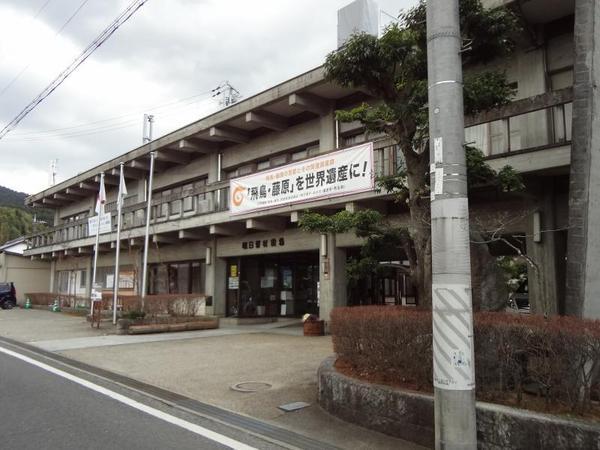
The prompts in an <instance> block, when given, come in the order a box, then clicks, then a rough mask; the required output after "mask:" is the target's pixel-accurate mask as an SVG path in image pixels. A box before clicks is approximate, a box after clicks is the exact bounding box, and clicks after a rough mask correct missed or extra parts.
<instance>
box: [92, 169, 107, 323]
mask: <svg viewBox="0 0 600 450" xmlns="http://www.w3.org/2000/svg"><path fill="white" fill-rule="evenodd" d="M103 186H104V172H100V191H102V187H103ZM96 209H97V211H96V213H97V214H98V219H97V220H98V221H97V224H98V226H97V228H96V243H95V245H94V269H93V272H92V292H93V291H94V290H95V289H96V267H97V266H98V244H99V242H100V216H101V215H102V212H103V209H104V208H102V202H101V199H100V193H99V194H98V199H97V201H96ZM91 300H92V301H91V302H90V314H91V315H93V314H94V299H93V298H92V299H91Z"/></svg>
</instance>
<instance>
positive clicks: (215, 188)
mask: <svg viewBox="0 0 600 450" xmlns="http://www.w3.org/2000/svg"><path fill="white" fill-rule="evenodd" d="M151 207H152V211H151V219H150V220H151V222H150V223H151V224H158V223H162V222H166V221H171V220H179V219H182V218H188V217H194V216H200V215H204V214H211V213H215V212H221V211H227V210H228V209H229V185H228V182H225V183H224V182H220V183H214V184H213V185H211V186H202V187H197V188H194V189H189V190H186V191H182V192H180V193H177V194H174V195H172V196H168V197H159V198H153V199H152V206H151ZM110 209H112V211H106V212H110V214H111V224H112V227H113V229H116V227H117V211H116V210H115V209H113V208H110ZM122 214H123V216H122V227H121V229H122V230H128V229H132V228H137V227H142V226H144V225H146V202H140V203H136V204H133V205H130V206H125V207H123V211H122ZM87 237H90V234H89V230H88V218H85V219H80V220H76V221H72V222H69V223H66V224H63V225H59V226H56V227H54V228H52V229H51V230H48V231H46V232H43V233H39V234H36V235H35V236H31V237H30V238H29V240H28V242H29V249H34V248H39V247H46V246H48V245H54V244H64V243H67V242H70V241H74V240H77V239H83V238H87Z"/></svg>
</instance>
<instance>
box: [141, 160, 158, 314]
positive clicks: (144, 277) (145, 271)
mask: <svg viewBox="0 0 600 450" xmlns="http://www.w3.org/2000/svg"><path fill="white" fill-rule="evenodd" d="M155 156H156V152H150V174H149V176H148V192H147V194H146V197H147V204H146V233H145V235H144V263H143V267H142V292H141V299H142V305H141V307H142V312H143V311H144V300H145V297H146V281H147V277H148V236H149V234H150V212H151V209H152V179H153V178H154V157H155Z"/></svg>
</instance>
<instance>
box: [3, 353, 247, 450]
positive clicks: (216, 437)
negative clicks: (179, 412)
mask: <svg viewBox="0 0 600 450" xmlns="http://www.w3.org/2000/svg"><path fill="white" fill-rule="evenodd" d="M0 352H1V353H4V354H6V355H9V356H12V357H13V358H17V359H20V360H21V361H25V362H27V363H29V364H31V365H34V366H36V367H39V368H40V369H43V370H46V371H47V372H50V373H53V374H54V375H58V376H59V377H63V378H66V379H67V380H69V381H72V382H74V383H77V384H79V385H81V386H83V387H86V388H88V389H91V390H92V391H95V392H98V393H100V394H102V395H106V396H107V397H110V398H112V399H113V400H116V401H118V402H120V403H123V404H125V405H127V406H130V407H132V408H135V409H137V410H139V411H142V412H144V413H146V414H149V415H151V416H153V417H156V418H158V419H161V420H163V421H165V422H168V423H171V424H173V425H176V426H178V427H181V428H184V429H186V430H188V431H191V432H192V433H195V434H198V435H200V436H203V437H205V438H207V439H210V440H211V441H214V442H217V443H219V444H222V445H225V446H227V447H229V448H232V449H234V450H256V449H255V448H254V447H250V446H249V445H246V444H243V443H241V442H238V441H236V440H234V439H231V438H228V437H227V436H224V435H222V434H219V433H216V432H214V431H211V430H209V429H207V428H204V427H201V426H200V425H196V424H194V423H191V422H188V421H186V420H183V419H179V418H178V417H175V416H172V415H170V414H167V413H164V412H162V411H160V410H158V409H156V408H152V407H150V406H147V405H144V404H143V403H140V402H137V401H135V400H132V399H130V398H128V397H126V396H124V395H121V394H118V393H116V392H113V391H111V390H110V389H106V388H104V387H102V386H99V385H97V384H94V383H92V382H90V381H87V380H84V379H83V378H79V377H76V376H75V375H71V374H70V373H67V372H64V371H62V370H60V369H56V368H54V367H52V366H49V365H48V364H44V363H42V362H39V361H36V360H35V359H32V358H29V357H27V356H25V355H21V354H20V353H17V352H13V351H12V350H8V349H6V348H3V347H1V346H0Z"/></svg>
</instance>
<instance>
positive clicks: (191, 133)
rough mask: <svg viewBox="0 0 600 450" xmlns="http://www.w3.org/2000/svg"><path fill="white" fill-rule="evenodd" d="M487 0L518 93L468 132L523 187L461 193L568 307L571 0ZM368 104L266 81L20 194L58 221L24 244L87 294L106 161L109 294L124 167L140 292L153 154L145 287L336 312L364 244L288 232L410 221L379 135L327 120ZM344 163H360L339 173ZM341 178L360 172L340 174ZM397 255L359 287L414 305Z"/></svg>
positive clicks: (129, 280)
mask: <svg viewBox="0 0 600 450" xmlns="http://www.w3.org/2000/svg"><path fill="white" fill-rule="evenodd" d="M484 3H486V4H488V5H489V6H494V5H496V4H499V3H505V4H509V6H511V7H515V8H521V12H522V14H523V16H524V18H525V25H526V27H525V32H524V33H523V36H522V37H521V39H520V46H519V49H518V50H517V51H516V53H515V54H513V55H512V56H511V57H510V59H507V60H503V61H497V62H496V64H497V65H498V67H501V68H504V69H505V70H506V72H507V74H508V76H509V79H510V81H511V82H512V83H514V86H515V88H516V89H517V93H518V94H517V98H516V99H515V101H514V102H513V103H512V104H511V105H509V106H507V107H505V108H502V109H501V110H497V111H492V112H489V113H486V114H483V115H481V116H478V117H469V118H467V121H466V124H467V129H466V142H472V143H474V144H475V145H476V146H478V147H479V148H480V149H481V150H483V152H484V153H485V155H486V157H487V161H488V163H489V164H490V165H491V166H492V167H493V168H496V169H499V168H501V167H503V166H504V165H506V164H509V165H511V166H513V167H514V168H515V169H517V170H518V171H519V172H520V173H522V174H523V176H524V178H525V180H526V184H527V192H526V193H525V194H519V195H501V194H499V193H498V192H497V191H495V190H494V191H489V190H481V191H480V192H477V193H475V195H473V196H472V198H471V199H470V204H471V211H472V212H471V215H472V217H473V220H475V221H480V222H481V223H488V224H490V223H491V224H493V223H497V222H498V221H501V220H504V222H503V227H504V229H503V231H502V233H503V234H504V235H507V236H511V239H514V241H511V242H515V243H517V244H518V245H521V244H523V245H521V247H519V249H520V250H518V251H521V250H522V251H523V252H525V253H526V254H527V255H529V256H530V260H531V261H533V263H534V265H533V266H531V268H530V280H532V279H533V280H535V282H530V285H529V286H530V297H531V302H532V307H533V309H534V310H536V311H547V312H563V311H565V304H564V298H565V273H566V263H565V257H566V253H567V230H568V228H569V225H568V198H569V170H570V161H571V151H572V149H571V141H572V131H571V130H572V115H573V106H572V101H573V89H572V85H573V74H574V70H573V67H574V43H573V39H574V16H573V14H574V2H572V1H552V2H546V1H542V0H532V1H529V2H523V3H522V2H512V1H502V2H499V1H487V2H484ZM597 39H598V37H596V40H597ZM376 100H377V99H375V98H373V97H372V96H371V95H370V94H369V93H368V92H366V91H365V90H363V89H360V88H356V89H350V88H342V87H340V86H337V85H335V84H333V83H331V82H328V81H326V80H325V79H324V74H323V69H322V68H321V67H319V68H316V69H314V70H311V71H309V72H306V73H304V74H302V75H299V76H297V77H295V78H292V79H291V80H288V81H286V82H284V83H282V84H280V85H277V86H273V87H272V88H269V89H267V90H266V91H264V92H261V93H259V94H257V95H254V96H252V97H249V98H247V99H244V100H242V101H240V102H238V103H235V104H233V105H231V106H229V107H227V108H226V109H223V110H221V111H219V112H217V113H215V114H212V115H210V116H207V117H204V118H202V119H201V120H198V121H196V122H194V123H191V124H189V125H187V126H185V127H183V128H181V129H179V130H177V131H174V132H172V133H170V134H168V135H165V136H163V137H160V138H158V139H156V140H154V141H152V142H150V143H148V144H146V145H143V146H141V147H139V148H136V149H133V150H131V151H129V152H127V153H125V154H123V155H121V156H119V157H117V158H114V159H112V160H110V161H107V162H105V163H103V164H102V165H100V166H98V167H94V168H91V169H89V170H87V171H85V172H83V173H81V174H79V175H77V176H75V177H72V178H70V179H68V180H66V181H64V182H62V183H60V184H58V185H56V186H53V187H51V188H49V189H47V190H45V191H42V192H40V193H38V194H35V195H32V196H30V197H28V198H27V200H26V203H27V204H28V205H30V206H34V207H35V206H40V207H42V206H43V207H44V208H54V210H55V223H54V227H53V228H52V229H51V230H50V231H47V232H44V233H41V234H38V235H35V236H32V237H31V239H30V245H29V248H28V249H27V250H26V252H25V253H26V255H28V256H31V257H32V258H40V259H44V260H50V261H51V266H52V277H51V285H50V286H49V289H50V290H51V291H53V292H58V291H61V290H63V289H66V290H69V289H70V290H71V291H72V290H73V289H74V288H73V287H71V286H69V283H70V281H68V280H77V281H75V282H76V283H78V286H77V287H75V289H79V291H77V292H80V293H81V294H85V295H89V293H90V290H91V278H92V277H91V275H90V272H91V267H92V259H93V251H94V241H95V237H94V236H93V235H91V234H90V233H89V231H88V220H89V218H90V217H91V216H93V215H94V214H95V213H94V206H95V198H96V194H97V192H98V187H99V180H100V173H101V172H103V173H104V174H105V182H106V185H107V196H108V205H107V211H110V212H111V214H112V231H111V232H110V233H105V234H101V235H100V246H99V252H100V254H99V257H98V272H97V273H98V275H97V280H98V282H99V283H101V284H102V286H103V288H105V289H111V288H112V283H114V282H115V280H114V277H113V271H114V258H115V256H114V250H115V246H116V245H117V244H116V242H115V239H116V236H115V235H116V233H115V228H116V223H117V220H116V205H115V198H116V195H117V188H118V181H119V178H118V175H119V166H120V163H124V167H125V168H124V171H125V176H126V179H127V185H128V191H129V194H128V196H127V198H126V199H125V206H124V208H123V216H122V220H123V227H122V232H121V242H120V244H119V245H120V246H121V267H122V270H121V278H120V280H119V284H120V286H121V288H122V289H121V290H122V291H124V292H125V293H126V292H130V293H136V292H138V290H139V286H140V284H141V283H140V278H141V276H140V274H141V265H142V259H143V258H142V256H143V255H142V249H143V240H144V232H145V223H144V222H145V215H146V211H145V210H146V198H147V197H146V196H147V195H148V192H147V185H148V175H149V172H148V170H149V159H150V153H151V152H155V155H156V158H155V172H154V180H153V192H152V211H151V223H150V242H151V245H150V249H149V254H148V262H149V267H148V271H149V272H148V273H149V277H148V280H149V282H148V287H147V293H148V294H160V293H198V292H201V293H205V294H206V295H209V296H211V297H212V306H209V311H210V312H212V313H214V314H218V315H273V316H278V315H300V314H303V313H306V312H310V313H319V314H320V316H321V317H323V318H326V319H327V318H328V317H329V313H330V311H331V309H332V308H333V307H335V306H337V305H345V304H347V301H348V300H347V280H346V261H347V258H348V256H349V255H352V254H355V253H356V252H357V251H358V249H359V247H360V245H361V241H360V240H359V239H358V238H356V237H355V236H354V235H353V234H352V233H348V234H341V235H337V236H336V235H332V234H329V235H322V236H321V235H318V234H310V233H307V232H304V231H302V230H301V229H299V228H298V220H299V217H301V215H302V213H303V212H304V211H305V210H307V209H310V210H313V211H322V212H335V211H339V210H343V209H347V210H356V209H358V208H365V207H369V208H376V209H378V210H379V211H381V212H383V213H385V214H386V215H387V216H388V217H391V218H394V220H397V221H398V222H402V221H404V220H406V217H407V211H406V209H405V207H403V206H402V205H398V204H396V203H394V201H393V199H392V198H390V196H388V195H386V194H385V193H382V192H377V191H376V190H375V189H374V186H373V184H372V180H373V177H376V176H377V175H382V174H391V173H393V171H394V170H395V168H396V167H397V165H398V161H399V159H398V158H400V157H401V153H400V152H399V150H398V148H397V147H396V146H395V145H393V142H391V141H390V140H389V139H388V138H386V137H385V136H373V135H371V136H368V135H367V134H365V132H364V130H363V129H362V128H361V126H360V125H359V124H357V123H351V124H346V123H338V122H336V120H335V114H334V112H335V110H337V109H343V108H346V107H350V106H353V105H356V104H358V103H360V102H363V101H376ZM361 144H366V145H363V146H362V147H361ZM357 146H358V147H357ZM371 148H372V154H371V153H370V152H371ZM348 149H352V150H348ZM371 155H372V156H371ZM361 158H362V159H361ZM357 161H360V164H362V162H364V163H365V166H364V167H363V166H362V165H360V166H359V165H358V164H359V163H358V162H357ZM344 166H349V168H350V171H351V172H352V170H354V172H355V173H353V174H352V173H351V174H347V173H346V175H345V177H346V179H342V180H340V171H341V172H344V168H343V167H344ZM347 168H348V167H347ZM353 168H354V169H353ZM365 168H368V170H367V175H368V176H367V177H364V173H363V169H365ZM330 169H333V170H330ZM350 175H354V176H356V177H364V178H365V179H368V180H367V181H365V180H362V181H361V180H358V181H357V180H356V179H355V180H353V181H352V182H348V180H347V177H349V176H350ZM328 176H329V179H328V178H327V177H328ZM332 176H334V178H333V179H332V178H331V177H332ZM300 177H302V183H301V184H302V185H301V186H300V185H298V181H297V178H300ZM332 180H333V181H332ZM284 181H288V183H291V184H292V185H293V186H292V188H295V190H294V191H291V190H290V186H288V190H287V191H283V190H282V189H283V187H284V183H283V182H284ZM344 181H346V183H344ZM363 181H364V182H363ZM361 182H362V184H361ZM365 182H366V183H367V184H365ZM369 183H370V184H369ZM240 186H241V187H242V188H240V189H238V188H239V187H240ZM339 186H341V187H339ZM253 188H255V190H254V191H253ZM242 200H243V201H242ZM244 202H245V203H244ZM511 217H512V220H506V218H511ZM505 247H506V246H505ZM403 259H404V258H403V257H402V255H399V256H398V258H397V261H392V262H389V261H388V262H387V263H388V265H389V266H390V267H392V268H395V271H393V274H392V275H390V277H389V278H387V279H383V280H380V285H378V286H370V288H371V289H372V290H373V291H377V292H378V294H377V295H378V296H379V297H378V298H379V301H384V302H388V303H397V304H414V303H415V301H416V299H415V296H414V292H413V291H414V290H413V288H412V286H411V284H410V280H409V279H407V277H406V271H405V268H404V261H403ZM73 273H75V274H77V276H76V277H73V276H72V274H73ZM64 280H67V281H66V282H65V281H64Z"/></svg>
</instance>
